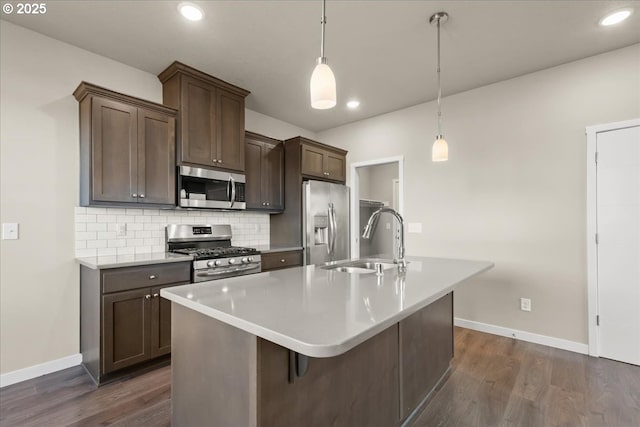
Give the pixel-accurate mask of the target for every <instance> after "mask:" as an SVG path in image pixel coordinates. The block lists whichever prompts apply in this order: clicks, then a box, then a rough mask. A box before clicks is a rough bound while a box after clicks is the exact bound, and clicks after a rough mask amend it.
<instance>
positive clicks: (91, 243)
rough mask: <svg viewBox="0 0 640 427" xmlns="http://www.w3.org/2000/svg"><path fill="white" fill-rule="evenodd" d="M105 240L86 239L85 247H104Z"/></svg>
mask: <svg viewBox="0 0 640 427" xmlns="http://www.w3.org/2000/svg"><path fill="white" fill-rule="evenodd" d="M106 247H107V241H106V240H87V248H106Z"/></svg>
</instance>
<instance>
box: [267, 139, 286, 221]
mask: <svg viewBox="0 0 640 427" xmlns="http://www.w3.org/2000/svg"><path fill="white" fill-rule="evenodd" d="M262 152H263V156H262V162H263V179H262V199H263V200H264V201H265V202H266V203H268V204H267V207H268V208H269V210H276V209H284V185H283V175H284V173H283V172H284V171H283V167H284V150H283V149H282V144H278V145H271V144H264V146H263V148H262Z"/></svg>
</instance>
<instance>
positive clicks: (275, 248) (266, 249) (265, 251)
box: [253, 245, 302, 254]
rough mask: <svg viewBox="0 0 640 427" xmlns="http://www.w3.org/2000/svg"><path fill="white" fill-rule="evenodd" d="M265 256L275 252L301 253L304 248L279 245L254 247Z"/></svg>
mask: <svg viewBox="0 0 640 427" xmlns="http://www.w3.org/2000/svg"><path fill="white" fill-rule="evenodd" d="M253 247H254V248H255V249H257V250H259V251H260V252H261V253H263V254H270V253H274V252H287V251H301V250H302V246H278V245H258V246H253Z"/></svg>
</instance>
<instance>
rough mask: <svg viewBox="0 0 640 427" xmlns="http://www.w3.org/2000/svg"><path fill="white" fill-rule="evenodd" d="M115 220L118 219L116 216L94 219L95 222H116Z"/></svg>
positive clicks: (100, 216)
mask: <svg viewBox="0 0 640 427" xmlns="http://www.w3.org/2000/svg"><path fill="white" fill-rule="evenodd" d="M116 219H118V215H98V216H97V217H96V221H97V222H106V223H109V222H116Z"/></svg>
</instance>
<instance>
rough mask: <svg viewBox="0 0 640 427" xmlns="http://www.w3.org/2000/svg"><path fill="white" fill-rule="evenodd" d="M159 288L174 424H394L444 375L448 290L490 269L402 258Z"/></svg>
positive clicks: (449, 334) (449, 345) (449, 336)
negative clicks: (375, 268) (367, 269)
mask: <svg viewBox="0 0 640 427" xmlns="http://www.w3.org/2000/svg"><path fill="white" fill-rule="evenodd" d="M407 260H408V261H409V264H408V267H407V270H406V271H404V272H401V271H399V270H398V268H397V267H392V268H388V269H386V270H384V274H383V275H382V276H377V275H376V274H374V273H368V274H367V273H365V274H353V273H345V272H340V271H337V270H328V269H325V268H322V267H314V266H306V267H297V268H291V269H287V270H280V271H273V272H268V273H260V274H255V275H250V276H242V277H236V278H232V279H224V280H218V281H211V282H204V283H198V284H192V285H185V286H179V287H174V288H165V289H163V290H162V291H161V295H162V296H163V297H164V298H167V299H169V300H171V302H172V420H173V424H174V425H220V426H227V425H228V426H261V427H266V426H297V425H317V426H326V425H332V426H387V427H388V426H398V425H401V424H403V423H404V422H406V421H407V420H409V419H411V417H412V414H413V412H414V411H415V410H416V409H417V408H419V407H420V405H421V403H422V402H424V400H425V399H426V398H427V397H428V396H429V393H430V392H431V391H432V390H433V389H434V388H435V387H436V386H437V384H438V383H439V382H440V381H441V380H442V379H443V378H445V377H446V374H447V372H448V369H449V362H450V360H451V358H452V357H453V288H454V286H455V285H456V284H458V283H460V282H462V281H463V280H465V279H467V278H469V277H471V276H474V275H476V274H479V273H481V272H483V271H485V270H488V269H489V268H491V267H492V266H493V264H492V263H490V262H480V261H464V260H452V259H436V258H421V257H408V258H407Z"/></svg>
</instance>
